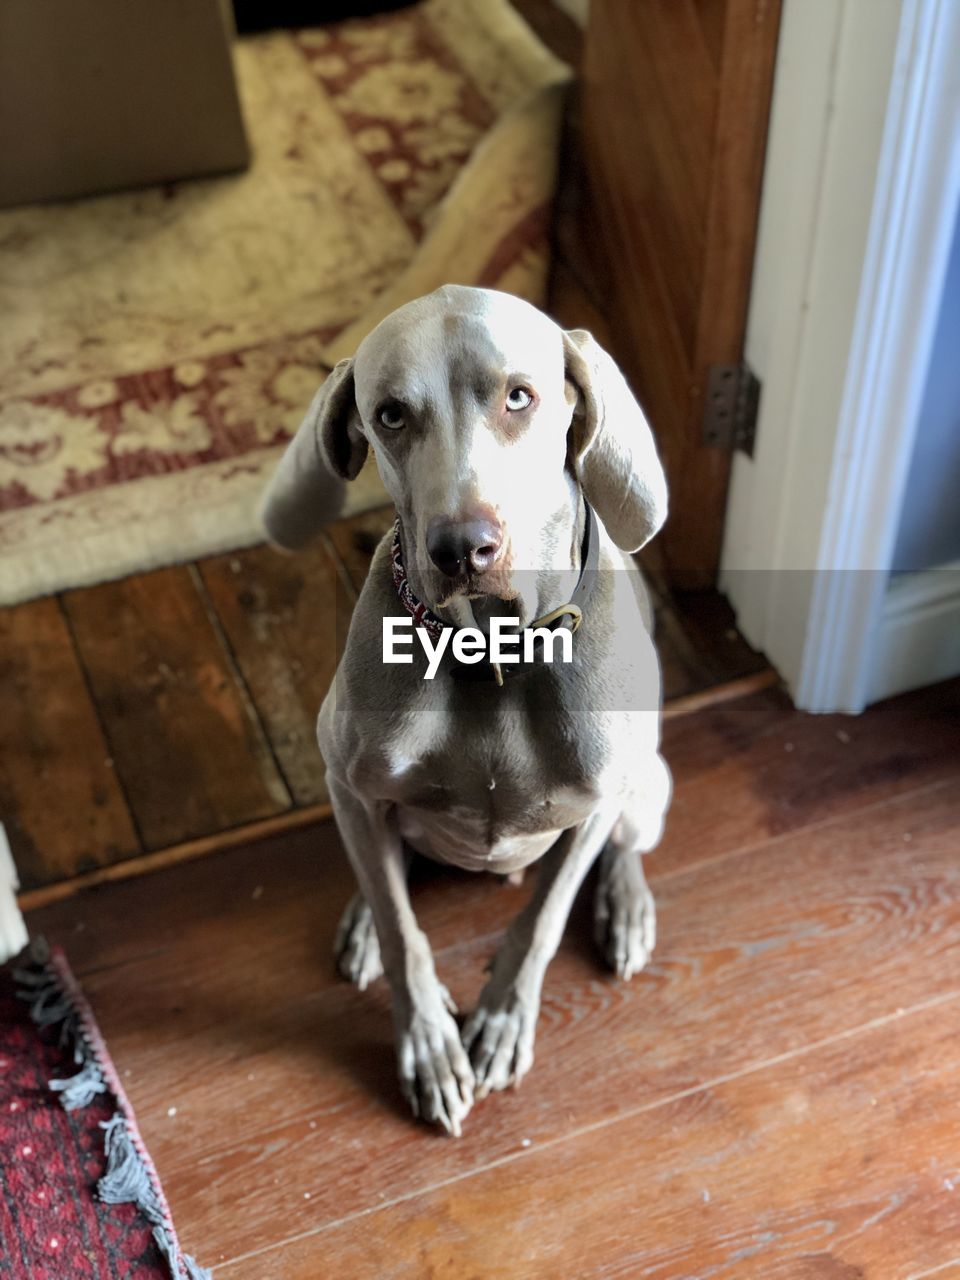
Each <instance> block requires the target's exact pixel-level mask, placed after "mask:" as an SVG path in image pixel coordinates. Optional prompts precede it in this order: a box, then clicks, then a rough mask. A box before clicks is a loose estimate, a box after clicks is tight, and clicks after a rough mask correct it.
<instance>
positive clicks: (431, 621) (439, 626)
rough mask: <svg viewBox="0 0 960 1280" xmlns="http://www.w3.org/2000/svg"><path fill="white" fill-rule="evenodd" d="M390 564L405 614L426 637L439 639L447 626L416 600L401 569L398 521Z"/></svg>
mask: <svg viewBox="0 0 960 1280" xmlns="http://www.w3.org/2000/svg"><path fill="white" fill-rule="evenodd" d="M390 562H391V567H392V569H393V585H394V586H395V587H396V589H397V595H398V596H399V597H400V603H401V604H402V605H403V607H404V608H405V609H406V611H407V613H409V614H410V616H411V618H413V625H414V626H415V627H423V629H424V631H426V632H427V634H428V635H430V636H432V637H433V639H434V640H438V639H439V638H440V634H441V632H442V631H443V630H444V628H445V627H446V626H448V625H449V624H448V623H446V622H441V621H440V619H439V618H438V617H437V615H436V614H435V613H431V611H430V610H429V609H428V608H427V606H426V605H425V604H424V603H423V601H422V600H418V599H417V597H416V595H414V592H413V588H412V587H411V586H410V582H409V579H408V578H407V571H406V569H404V567H403V549H402V547H401V546H400V520H399V519H398V520H397V523H396V524H395V525H394V526H393V546H392V547H391V549H390Z"/></svg>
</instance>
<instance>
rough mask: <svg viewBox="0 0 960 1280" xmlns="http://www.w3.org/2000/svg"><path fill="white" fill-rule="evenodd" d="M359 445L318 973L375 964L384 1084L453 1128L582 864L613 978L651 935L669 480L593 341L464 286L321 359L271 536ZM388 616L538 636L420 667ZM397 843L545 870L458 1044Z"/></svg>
mask: <svg viewBox="0 0 960 1280" xmlns="http://www.w3.org/2000/svg"><path fill="white" fill-rule="evenodd" d="M370 449H373V450H374V452H375V457H376V464H377V467H378V470H379V473H380V476H381V478H382V480H383V483H384V486H385V487H386V489H387V491H388V493H389V495H390V497H391V498H392V499H393V502H394V504H395V506H396V510H397V513H398V521H397V525H396V528H395V530H394V531H393V532H392V533H391V534H388V535H387V536H386V537H385V538H384V539H383V541H382V542H381V543H380V545H379V546H378V548H377V550H376V552H375V554H374V556H373V560H372V563H371V566H370V570H369V574H368V577H367V580H366V583H365V585H364V587H363V590H362V592H361V594H360V598H359V601H358V603H357V606H356V609H355V611H354V614H353V618H352V621H351V625H350V629H349V634H348V637H347V642H346V646H345V649H344V653H343V658H342V661H341V662H340V665H339V667H338V670H337V674H336V677H335V679H334V682H333V685H332V687H331V689H330V691H329V693H328V695H327V697H326V699H325V701H324V703H323V706H322V709H321V711H320V715H319V720H318V739H319V745H320V749H321V752H322V755H323V758H324V761H325V763H326V770H327V773H326V777H327V785H328V788H329V794H330V799H331V803H332V806H333V812H334V817H335V819H336V822H337V826H338V828H339V831H340V835H341V837H342V840H343V844H344V847H345V849H346V851H347V854H348V856H349V859H350V862H351V864H352V866H353V870H354V872H355V874H356V878H357V881H358V884H359V893H358V894H357V896H356V897H355V898H354V900H353V901H352V902H351V903H350V905H349V906H348V908H347V910H346V913H345V914H344V917H343V919H342V922H341V924H340V928H339V931H338V935H337V941H336V952H337V962H338V965H339V968H340V971H341V972H342V973H343V974H344V975H345V976H346V977H348V978H350V979H351V980H352V981H353V982H355V983H356V984H357V985H358V986H359V987H360V988H361V989H362V988H364V987H365V986H366V985H367V984H368V983H369V982H371V981H372V980H373V979H374V978H376V977H378V976H379V975H380V974H381V973H384V974H385V975H386V978H387V980H388V982H389V984H390V988H391V994H392V1007H393V1016H394V1028H395V1038H396V1048H397V1059H398V1068H399V1076H400V1082H401V1087H402V1089H403V1092H404V1094H405V1096H406V1098H407V1099H408V1100H409V1102H410V1105H411V1106H412V1109H413V1112H414V1114H415V1115H417V1116H420V1117H422V1118H423V1119H425V1120H427V1121H429V1122H432V1123H434V1124H438V1125H440V1126H441V1127H442V1128H443V1129H445V1130H446V1131H447V1132H448V1133H451V1134H455V1135H459V1134H460V1132H461V1126H462V1122H463V1120H464V1117H465V1116H466V1115H467V1113H468V1112H469V1111H470V1109H471V1107H472V1105H473V1102H474V1099H475V1098H481V1097H483V1096H485V1095H486V1094H488V1093H489V1092H490V1091H491V1090H494V1089H503V1088H505V1087H506V1086H507V1085H509V1084H516V1083H519V1081H520V1079H521V1078H522V1077H523V1076H524V1075H525V1073H526V1072H527V1071H528V1070H529V1068H530V1066H531V1064H532V1062H533V1046H534V1033H535V1027H536V1022H537V1017H538V1012H539V1006H540V996H541V988H542V985H543V980H544V974H545V971H546V968H547V965H548V963H549V961H550V959H551V958H552V956H553V955H554V953H555V952H556V950H557V947H558V945H559V943H560V939H561V935H562V932H563V929H564V926H565V923H566V920H567V916H568V914H569V911H570V908H571V906H572V903H573V900H574V897H575V895H576V893H577V890H578V888H579V886H580V884H581V882H582V881H583V879H584V876H585V875H586V873H587V872H588V870H589V869H590V867H591V866H592V864H593V863H594V862H596V861H597V860H598V859H599V876H598V885H597V890H596V899H595V913H594V919H595V932H596V937H597V941H598V943H599V945H600V949H601V952H602V954H603V956H604V957H605V959H606V961H607V963H608V964H609V965H610V966H611V967H612V968H613V970H614V971H615V972H616V973H617V974H618V975H619V976H620V977H621V978H624V979H626V978H630V977H631V976H632V975H633V974H635V973H637V972H638V971H639V970H640V969H642V967H643V966H644V964H645V963H646V961H647V959H648V957H649V955H650V953H651V951H652V949H653V946H654V940H655V910H654V903H653V898H652V896H651V894H650V891H649V889H648V887H647V884H646V881H645V879H644V875H643V870H642V865H641V855H642V854H644V853H646V852H648V851H649V850H651V849H653V848H654V847H655V845H656V844H657V842H658V841H659V839H660V835H661V832H662V828H663V822H664V816H665V814H666V811H667V808H668V806H669V801H670V793H671V780H670V774H669V771H668V769H667V767H666V764H665V763H664V761H663V759H662V757H661V755H660V751H659V744H660V704H661V694H660V671H659V664H658V660H657V656H656V652H655V650H654V647H653V642H652V638H651V629H652V627H651V611H650V607H649V602H648V600H647V597H646V592H645V588H644V586H643V580H642V577H641V575H640V573H639V572H638V571H637V569H636V568H635V566H634V565H633V562H632V561H631V560H630V559H629V556H628V555H627V554H625V553H629V552H633V551H635V550H637V549H639V548H640V547H642V546H643V545H644V544H645V543H646V542H648V541H649V539H650V538H652V537H653V535H654V534H655V533H656V532H657V530H658V529H659V528H660V526H661V525H662V524H663V521H664V519H665V518H666V510H667V495H666V480H665V476H664V472H663V468H662V466H661V464H660V460H659V458H658V456H657V451H656V447H655V444H654V440H653V436H652V434H651V431H650V428H649V426H648V424H647V421H646V419H645V417H644V415H643V413H642V411H641V409H640V407H639V406H638V404H637V402H636V401H635V399H634V397H633V395H632V394H631V392H630V390H629V388H628V386H627V384H626V381H625V379H624V378H623V375H622V374H621V373H620V371H619V369H618V368H617V366H616V364H615V363H614V361H613V360H612V359H611V357H610V356H609V355H608V354H607V353H606V351H604V350H603V349H602V348H601V347H600V346H599V344H598V343H597V342H596V341H595V340H594V339H593V338H592V337H591V335H590V334H589V333H587V332H586V331H583V330H572V331H564V330H562V329H561V328H560V327H559V326H558V325H557V324H555V323H554V322H553V321H552V320H550V319H549V318H548V317H547V316H546V315H544V314H543V313H542V312H540V311H538V310H537V309H536V308H535V307H533V306H531V305H530V304H529V303H526V302H524V301H522V300H520V299H518V298H515V297H512V296H510V295H508V294H503V293H498V292H496V291H493V290H487V289H476V288H468V287H465V286H454V285H446V286H444V287H442V288H440V289H438V290H437V291H436V292H434V293H431V294H429V295H428V296H426V297H423V298H419V299H417V300H416V301H413V302H410V303H408V304H406V305H405V306H402V307H400V308H399V309H398V310H397V311H395V312H393V313H392V314H391V315H389V316H387V317H386V319H384V320H383V321H382V322H381V323H380V324H379V325H378V326H377V327H376V328H375V329H374V330H373V331H372V332H371V333H370V334H369V335H368V336H367V337H366V338H365V339H364V340H363V341H362V343H361V344H360V346H359V349H358V350H357V352H356V355H355V357H354V358H353V359H348V360H341V361H340V362H339V363H338V364H337V365H336V366H335V368H334V369H333V370H332V372H331V373H330V375H329V376H328V378H327V380H326V382H325V383H324V384H323V386H322V387H321V388H320V390H319V392H318V393H317V395H316V397H315V398H314V400H313V403H312V404H311V406H310V408H309V410H308V412H307V415H306V418H305V420H304V422H303V424H302V426H301V427H300V428H299V430H298V432H297V434H296V436H295V437H294V439H293V440H292V441H291V443H290V444H289V446H288V447H287V450H286V451H285V453H284V455H283V457H282V459H281V461H280V463H279V466H278V469H277V471H276V473H275V475H274V477H273V478H272V480H271V482H270V484H269V486H268V489H267V491H266V494H265V497H264V500H263V503H262V507H261V514H262V518H263V522H264V525H265V528H266V531H267V534H268V536H269V537H270V539H271V540H272V541H273V542H274V543H276V544H278V545H279V546H281V547H283V548H286V549H289V550H293V549H296V548H298V547H301V546H303V545H304V544H305V543H306V542H307V541H308V540H309V538H310V537H311V536H313V535H314V534H315V533H316V532H317V531H318V530H319V528H320V527H321V525H322V524H324V523H325V522H327V521H329V520H330V519H332V518H333V517H334V516H335V515H336V514H337V513H338V511H339V509H340V505H341V503H342V501H343V497H344V493H345V488H344V486H345V484H346V483H347V482H349V481H350V480H351V479H353V478H354V477H356V475H357V473H358V472H359V470H360V468H361V466H362V465H363V463H364V461H365V459H366V456H367V453H368V450H370ZM407 615H410V616H411V617H412V622H411V625H416V626H417V627H424V628H427V629H430V628H433V629H434V630H435V631H436V632H438V633H439V632H440V631H442V629H443V628H445V627H450V628H466V627H474V628H476V629H478V630H479V631H480V633H481V637H482V636H484V635H486V636H489V634H490V631H491V619H493V618H495V617H507V618H509V619H512V620H513V622H514V623H515V625H516V626H517V627H518V628H528V629H529V628H530V627H531V624H536V628H537V630H536V631H530V634H531V635H534V634H536V636H537V637H538V643H539V644H540V649H538V650H537V651H536V656H535V657H534V658H533V659H532V660H530V661H527V662H521V663H518V664H514V665H506V664H504V663H502V662H494V661H492V660H491V661H487V656H486V655H485V654H484V653H483V652H480V653H479V654H477V653H476V652H474V653H473V659H472V661H471V663H470V664H469V665H468V663H467V661H466V660H465V659H464V660H461V661H458V660H457V659H456V658H455V657H454V656H453V654H452V653H451V651H450V649H449V648H448V649H447V650H446V651H445V652H444V656H443V658H442V659H440V660H439V663H438V664H436V665H437V671H436V676H435V678H434V679H432V680H428V679H424V675H425V673H426V666H427V660H426V656H425V655H424V654H423V653H422V652H420V649H419V646H418V645H416V644H411V645H409V646H408V648H407V652H408V653H409V654H410V661H409V662H394V663H385V662H384V661H383V657H384V647H383V620H384V619H385V618H391V617H398V616H399V617H405V616H407ZM498 625H499V624H498ZM575 628H576V631H575V635H573V639H572V651H573V656H572V660H571V661H569V662H562V661H559V660H555V661H550V660H549V658H548V655H547V654H546V652H545V650H546V647H547V645H546V640H547V638H549V636H551V635H552V634H553V633H554V632H559V631H568V632H573V631H574V629H575ZM408 634H409V633H408ZM491 652H492V650H491ZM553 656H554V657H556V655H555V654H554V655H553ZM413 851H415V852H418V853H421V854H424V855H426V856H427V857H429V858H432V859H435V860H438V861H440V862H442V863H447V864H451V865H453V866H455V867H460V868H465V869H467V870H470V871H494V872H498V873H501V874H503V875H515V874H516V873H519V872H521V871H522V870H523V869H524V868H526V867H528V866H530V865H531V864H532V863H534V862H538V863H539V864H540V867H539V875H538V878H537V882H536V886H535V889H534V891H533V893H532V896H531V897H530V899H529V901H528V903H527V905H526V906H525V907H524V908H523V909H522V910H521V911H520V913H519V914H518V916H517V917H516V919H515V920H514V921H513V922H512V924H511V925H510V927H509V929H508V931H507V933H506V936H505V939H504V941H503V944H502V946H501V947H500V949H499V951H498V953H497V954H496V956H495V958H494V960H493V962H492V964H491V967H490V971H489V979H488V981H487V983H486V985H485V987H484V989H483V992H482V994H481V995H480V998H479V1003H478V1005H477V1007H476V1009H475V1010H474V1011H473V1013H472V1014H471V1015H470V1016H469V1017H468V1018H467V1020H466V1023H465V1025H464V1028H463V1032H462V1035H461V1032H460V1030H459V1029H458V1025H457V1022H456V1021H455V1019H454V1013H455V1012H456V1010H455V1008H454V1006H453V1004H452V1002H451V999H450V996H449V994H448V993H447V991H446V988H445V987H444V986H443V985H442V983H441V982H440V980H439V978H438V976H437V973H436V971H435V968H434V963H433V958H432V955H431V952H430V948H429V944H428V942H427V939H426V936H425V935H424V933H423V932H422V930H421V929H420V928H419V926H418V924H417V920H416V916H415V915H414V911H413V907H412V906H411V901H410V897H409V894H408V890H407V868H408V865H409V860H410V856H411V853H412V852H413Z"/></svg>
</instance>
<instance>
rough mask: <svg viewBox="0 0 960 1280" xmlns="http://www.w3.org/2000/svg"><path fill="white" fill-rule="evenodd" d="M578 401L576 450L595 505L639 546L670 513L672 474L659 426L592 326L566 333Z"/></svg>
mask: <svg viewBox="0 0 960 1280" xmlns="http://www.w3.org/2000/svg"><path fill="white" fill-rule="evenodd" d="M563 346H564V365H565V372H566V378H567V381H568V383H571V384H572V386H573V389H574V391H575V393H576V397H577V403H576V406H575V408H574V411H573V421H572V423H571V425H570V441H571V444H570V455H571V461H572V463H573V466H574V468H575V471H576V474H577V476H578V478H579V480H580V483H581V485H582V486H583V491H584V493H585V494H586V496H587V499H588V501H589V502H590V504H591V506H592V507H593V508H594V510H595V511H596V512H597V515H598V516H599V517H600V519H601V520H602V521H603V523H604V525H605V527H606V529H607V532H608V533H609V534H610V536H611V538H613V540H614V542H615V543H616V544H617V546H618V547H619V548H620V550H621V551H638V550H639V549H640V548H641V547H642V546H643V545H644V544H645V543H647V542H649V541H650V539H651V538H652V537H653V535H654V534H655V533H656V532H657V530H658V529H660V528H661V526H662V525H663V522H664V520H666V518H667V478H666V476H665V475H664V473H663V466H662V465H661V463H660V459H659V457H658V456H657V447H656V444H655V443H654V439H653V432H652V431H651V430H650V426H649V424H648V422H647V419H646V417H645V416H644V413H643V410H642V409H641V408H640V406H639V405H638V404H637V402H636V400H635V399H634V398H633V393H632V392H631V390H630V388H629V387H628V386H627V382H626V379H625V378H624V376H623V374H622V373H621V372H620V370H619V369H618V368H617V366H616V364H615V363H614V361H613V360H612V359H611V357H610V356H609V355H608V354H607V352H606V351H604V349H603V347H601V346H600V344H599V342H596V341H595V340H594V338H593V337H592V335H591V334H589V333H587V331H586V330H585V329H571V330H569V331H568V332H566V333H564V335H563Z"/></svg>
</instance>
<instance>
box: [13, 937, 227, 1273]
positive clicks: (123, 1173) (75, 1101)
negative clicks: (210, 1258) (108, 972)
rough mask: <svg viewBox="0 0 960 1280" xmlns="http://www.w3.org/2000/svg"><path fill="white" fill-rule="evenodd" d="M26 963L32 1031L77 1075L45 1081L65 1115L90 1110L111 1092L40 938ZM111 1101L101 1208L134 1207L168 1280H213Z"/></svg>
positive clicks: (25, 995) (19, 975)
mask: <svg viewBox="0 0 960 1280" xmlns="http://www.w3.org/2000/svg"><path fill="white" fill-rule="evenodd" d="M27 958H28V960H29V966H28V967H20V968H17V969H15V970H14V977H15V978H16V981H17V983H18V984H19V986H18V990H17V995H18V996H19V997H20V998H21V999H22V1000H24V1001H26V1003H27V1004H28V1005H29V1008H30V1016H31V1018H32V1019H33V1021H34V1023H35V1024H36V1025H37V1027H39V1028H41V1029H46V1028H50V1029H58V1030H59V1041H60V1045H61V1046H62V1047H64V1048H67V1049H72V1053H73V1060H74V1062H75V1063H76V1064H77V1066H78V1067H79V1068H80V1070H79V1071H78V1072H77V1073H76V1075H73V1076H70V1077H69V1078H67V1079H64V1080H50V1081H48V1084H49V1087H50V1088H51V1089H52V1090H53V1092H54V1093H57V1094H59V1097H60V1103H61V1105H62V1106H63V1108H64V1110H66V1111H77V1110H79V1109H81V1108H83V1107H86V1106H89V1105H90V1103H91V1102H92V1101H93V1099H94V1098H95V1097H97V1095H98V1094H102V1093H112V1092H113V1091H112V1090H111V1088H110V1085H109V1083H108V1081H107V1079H106V1077H105V1074H104V1071H103V1068H102V1066H101V1064H100V1062H99V1060H98V1057H97V1053H96V1050H95V1048H94V1046H93V1044H91V1042H90V1040H89V1039H88V1037H87V1035H86V1033H85V1031H84V1026H83V1019H82V1017H81V1015H80V1011H79V1010H78V1009H77V1008H76V1006H75V1004H74V1001H73V999H72V998H71V993H70V991H69V990H67V989H66V988H65V987H64V985H63V983H62V981H61V979H60V975H59V974H58V973H57V971H56V969H55V968H54V967H53V965H52V964H51V962H50V961H51V956H50V948H49V947H48V946H47V944H46V941H45V940H44V939H43V938H36V939H34V941H33V942H32V943H31V944H30V947H29V949H28V952H27ZM115 1100H116V1101H117V1103H118V1109H117V1111H116V1112H114V1115H113V1117H112V1119H110V1120H108V1121H106V1122H105V1123H102V1124H101V1125H100V1127H101V1129H103V1131H104V1151H105V1154H106V1159H107V1167H106V1169H105V1170H104V1173H103V1176H102V1177H101V1179H100V1181H99V1182H98V1183H97V1195H98V1196H99V1197H100V1199H101V1200H102V1201H103V1202H104V1203H105V1204H134V1205H136V1207H137V1208H138V1209H139V1210H140V1212H141V1213H142V1214H143V1215H144V1217H145V1218H146V1219H147V1221H148V1222H149V1223H150V1225H151V1227H152V1228H153V1238H154V1240H155V1241H156V1245H157V1248H158V1249H159V1251H160V1254H161V1256H162V1257H163V1259H164V1261H165V1262H166V1264H167V1267H168V1268H169V1271H170V1275H171V1277H173V1280H213V1272H212V1271H208V1270H207V1269H206V1268H204V1267H201V1266H199V1265H198V1263H197V1262H195V1261H194V1259H193V1258H191V1257H189V1256H188V1255H187V1254H185V1253H183V1252H182V1251H181V1249H180V1245H179V1243H178V1241H177V1238H176V1235H175V1234H174V1231H173V1228H172V1224H171V1222H170V1217H169V1212H168V1210H167V1208H166V1205H165V1202H164V1200H163V1196H162V1193H161V1192H160V1188H159V1185H158V1183H157V1181H156V1177H155V1175H154V1172H153V1170H152V1169H151V1168H150V1166H149V1165H148V1164H147V1162H146V1161H145V1160H144V1157H143V1154H142V1152H141V1150H140V1147H139V1145H138V1143H137V1141H136V1140H135V1138H134V1134H133V1131H132V1129H131V1124H130V1121H129V1120H128V1117H127V1116H126V1115H125V1114H124V1110H123V1106H122V1100H121V1099H120V1098H116V1099H115Z"/></svg>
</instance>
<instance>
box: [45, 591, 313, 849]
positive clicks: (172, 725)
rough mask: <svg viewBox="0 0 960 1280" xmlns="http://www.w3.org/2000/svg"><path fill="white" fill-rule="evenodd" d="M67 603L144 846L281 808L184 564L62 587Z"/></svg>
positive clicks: (258, 740) (229, 667) (269, 760)
mask: <svg viewBox="0 0 960 1280" xmlns="http://www.w3.org/2000/svg"><path fill="white" fill-rule="evenodd" d="M63 604H64V609H65V610H66V614H67V617H68V619H69V622H70V626H71V628H72V630H73V634H74V637H75V640H76V644H77V649H78V652H79V655H80V658H81V661H82V663H83V666H84V670H85V672H86V676H87V679H88V681H89V685H90V690H91V694H92V697H93V701H94V704H95V706H96V709H97V712H98V714H99V716H100V719H101V721H102V723H103V725H104V728H105V731H106V735H107V739H108V741H109V744H110V749H111V753H112V756H113V759H114V764H115V768H116V772H117V775H118V777H119V778H120V779H121V782H122V784H123V787H124V790H125V792H126V795H127V797H128V800H129V803H130V806H131V808H132V810H133V814H134V817H135V819H136V822H137V826H138V828H139V831H140V833H141V836H142V839H143V843H144V846H145V847H146V848H150V849H155V848H160V847H163V846H164V845H170V844H175V843H177V842H179V841H182V840H187V839H190V838H192V837H196V836H202V835H206V834H208V833H210V832H213V831H222V830H225V829H226V828H229V827H234V826H238V825H240V824H241V823H244V822H250V821H254V820H256V819H257V818H263V817H265V816H267V815H269V814H272V813H276V812H278V811H280V810H282V809H285V808H288V807H289V805H290V797H289V794H288V792H287V789H286V786H285V784H284V782H283V779H282V777H281V776H280V772H279V770H278V768H277V765H276V763H275V761H274V759H273V757H272V755H271V752H270V749H269V746H268V744H267V742H266V739H265V737H264V734H263V730H262V727H261V725H260V724H259V721H258V719H257V717H256V713H255V711H254V709H253V707H252V704H251V703H250V701H249V698H248V696H247V692H246V690H245V688H244V687H243V685H242V682H240V681H239V680H238V678H237V672H236V671H235V669H234V667H233V664H232V661H231V658H230V655H229V653H228V652H227V650H226V649H225V647H224V645H223V643H222V642H221V638H220V635H219V634H218V628H217V627H216V625H215V622H214V621H213V620H211V618H210V616H209V614H208V612H207V609H206V605H205V602H204V600H203V598H202V595H201V593H200V592H199V591H198V590H197V586H196V583H195V581H194V579H193V576H192V574H191V572H190V570H189V568H183V567H178V568H172V569H160V570H157V571H156V572H154V573H145V574H139V575H137V576H136V577H132V578H125V579H123V580H122V581H120V582H109V583H104V584H103V585H102V586H98V587H90V588H87V589H85V590H80V591H70V592H67V593H66V594H65V595H64V597H63Z"/></svg>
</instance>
